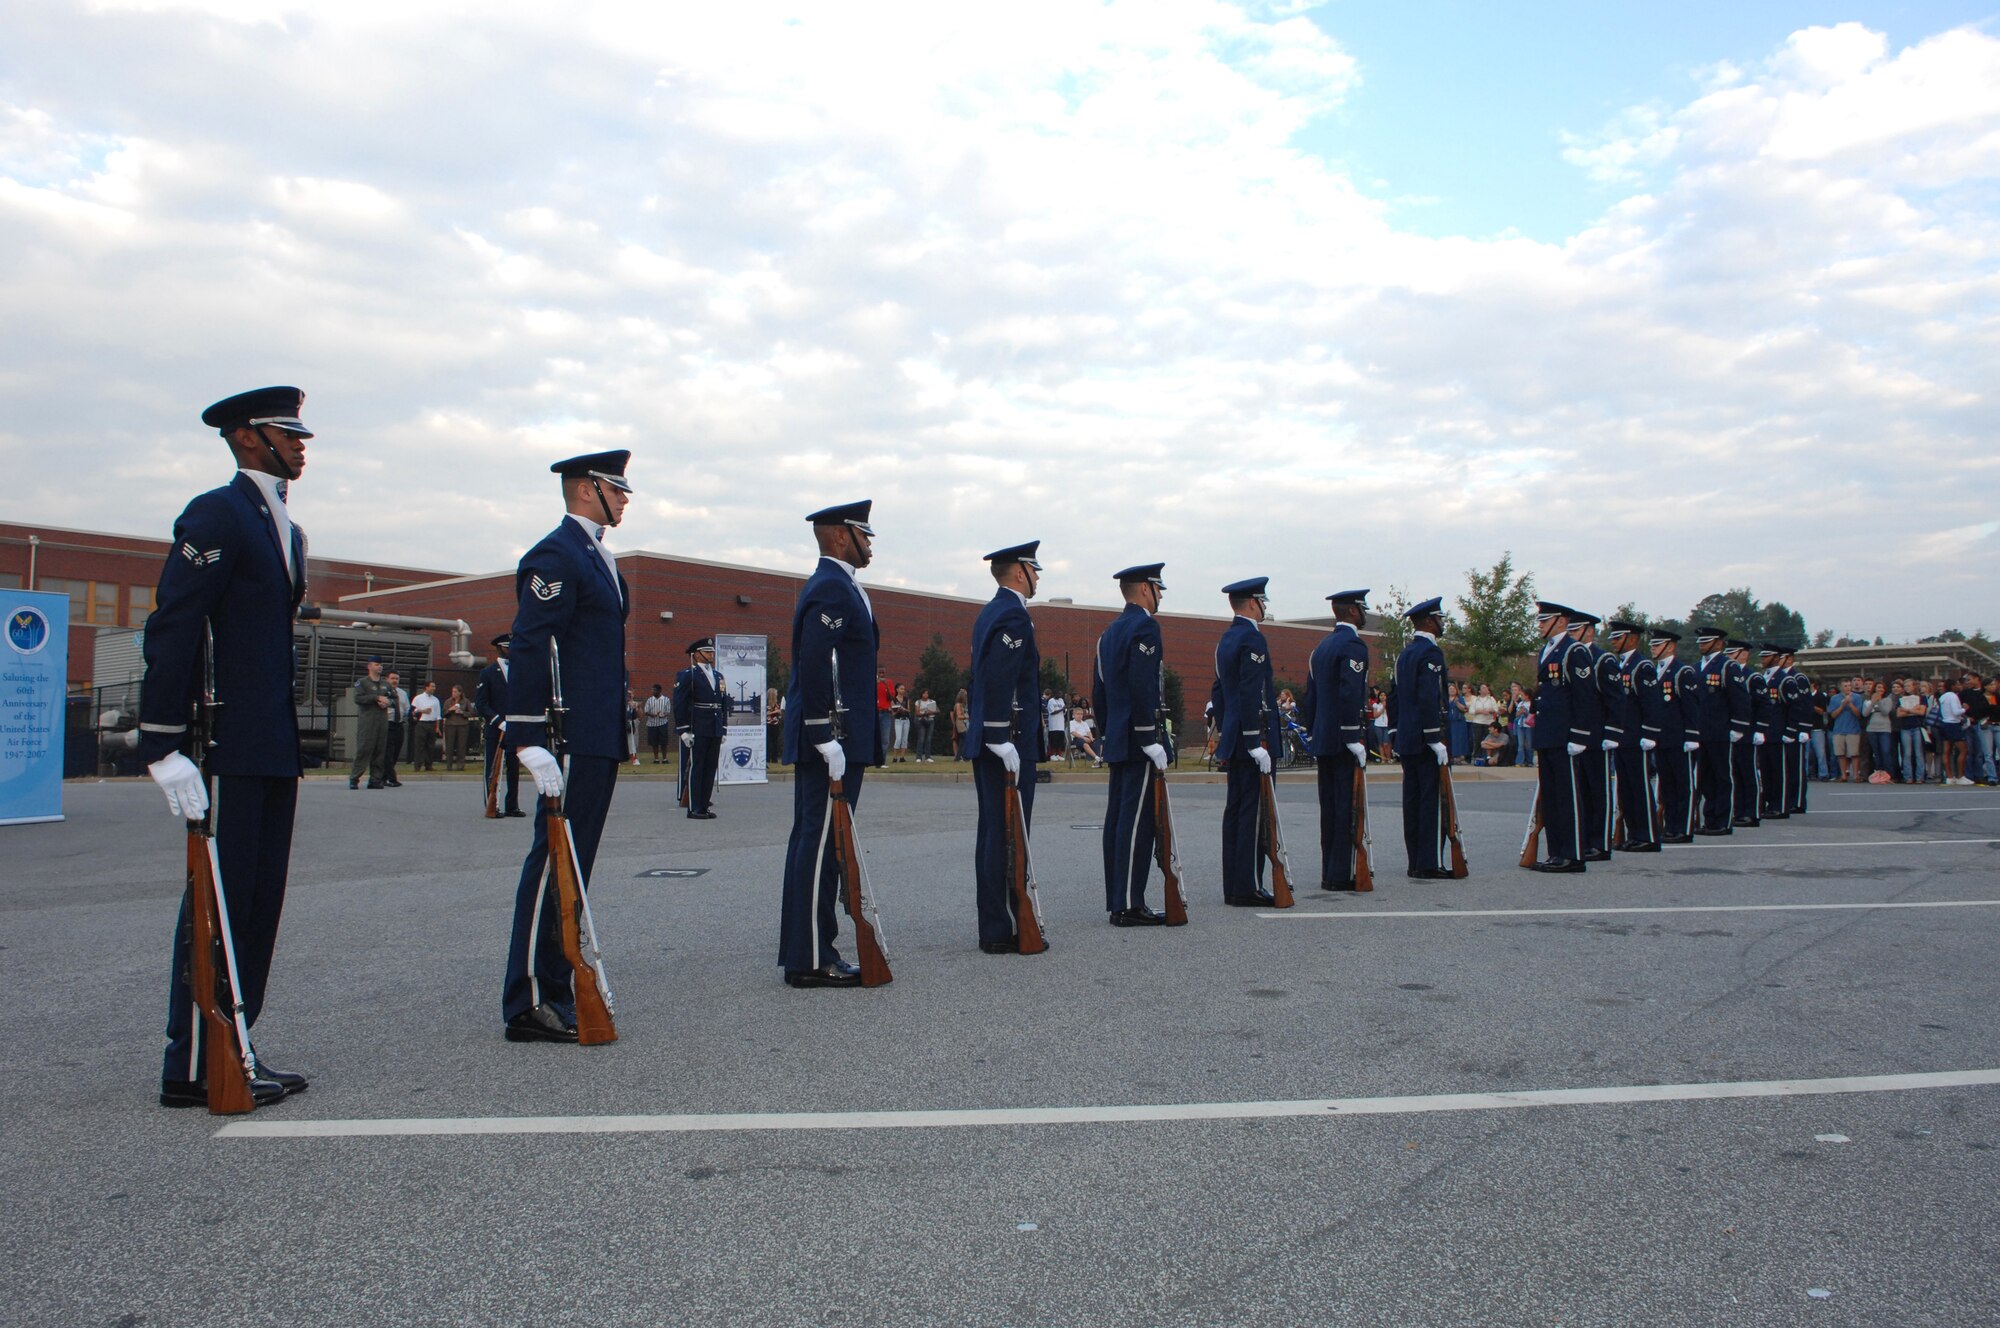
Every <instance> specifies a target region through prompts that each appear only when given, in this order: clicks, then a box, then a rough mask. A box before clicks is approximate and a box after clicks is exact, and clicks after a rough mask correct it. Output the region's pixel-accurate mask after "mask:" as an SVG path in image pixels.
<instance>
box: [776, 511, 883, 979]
mask: <svg viewBox="0 0 2000 1328" xmlns="http://www.w3.org/2000/svg"><path fill="white" fill-rule="evenodd" d="M872 505H873V504H872V500H868V499H863V500H862V501H861V502H858V503H845V504H842V505H840V506H838V507H828V508H823V509H821V510H820V511H817V512H814V513H813V514H812V515H811V516H809V517H807V518H806V520H807V521H810V522H811V523H812V528H813V538H814V540H815V541H816V542H817V543H818V545H819V554H820V558H819V565H818V566H817V567H815V568H814V569H813V573H812V575H811V576H809V577H807V578H806V583H805V585H804V586H802V587H800V589H799V599H798V603H797V605H796V606H794V608H793V610H792V676H791V681H790V682H789V683H788V684H787V685H786V688H785V761H786V763H787V764H789V765H791V766H792V767H793V776H792V835H791V841H790V843H789V844H788V845H787V847H786V850H785V892H784V905H783V916H782V920H781V925H780V929H779V939H778V963H779V965H780V966H781V967H782V968H783V969H784V971H785V981H786V982H787V983H789V984H790V985H791V986H794V987H858V986H860V985H861V970H860V969H859V968H857V967H855V966H854V965H853V964H850V963H848V962H847V961H846V960H844V959H842V958H841V957H840V953H839V952H838V951H837V950H835V949H834V945H833V942H834V938H835V937H837V936H838V935H839V934H840V931H839V926H838V924H837V923H836V922H835V920H834V912H833V910H834V901H835V895H836V893H837V891H836V888H835V880H834V860H833V854H832V853H831V852H830V851H829V849H828V846H827V834H826V828H827V810H828V799H829V798H830V796H831V781H833V780H836V779H838V780H840V781H841V792H842V794H843V795H844V796H845V798H846V800H847V804H848V806H850V807H853V806H856V805H858V804H859V803H860V801H861V775H862V771H863V769H864V768H865V767H867V766H871V765H880V764H882V757H883V752H882V749H881V746H880V740H879V738H878V737H877V734H878V731H879V730H878V728H877V725H876V723H875V652H876V650H877V648H878V646H879V645H880V643H881V639H882V633H881V630H880V629H879V628H877V627H876V625H875V613H874V609H873V607H872V606H871V605H870V604H869V602H868V592H867V591H865V590H863V589H862V588H861V583H860V582H859V581H858V580H857V579H856V577H857V574H858V573H859V572H860V571H861V569H862V568H864V567H866V566H867V565H868V564H869V562H870V561H871V560H872V559H873V557H874V540H875V531H874V529H873V528H872V527H871V526H870V525H869V524H868V514H869V512H870V510H871V508H872ZM836 708H838V709H840V710H841V711H842V712H844V713H842V714H841V715H839V716H838V717H837V718H838V721H839V725H838V726H839V728H840V730H841V736H840V737H839V738H838V739H837V740H836V738H835V736H834V729H835V727H836V716H835V713H834V712H835V709H836Z"/></svg>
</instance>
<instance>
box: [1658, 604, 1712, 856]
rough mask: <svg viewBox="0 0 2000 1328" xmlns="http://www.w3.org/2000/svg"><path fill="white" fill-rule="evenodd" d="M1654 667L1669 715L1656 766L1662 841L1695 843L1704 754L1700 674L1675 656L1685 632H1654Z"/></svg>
mask: <svg viewBox="0 0 2000 1328" xmlns="http://www.w3.org/2000/svg"><path fill="white" fill-rule="evenodd" d="M1648 635H1649V643H1650V645H1651V647H1652V652H1653V667H1654V668H1655V669H1657V670H1658V672H1659V677H1660V695H1661V699H1662V700H1664V701H1665V702H1666V711H1665V713H1664V714H1663V715H1662V716H1661V721H1660V746H1659V750H1658V751H1656V752H1654V753H1653V757H1654V760H1653V764H1654V766H1655V767H1656V768H1657V770H1658V772H1659V777H1660V842H1661V843H1662V844H1690V843H1693V842H1694V775H1695V759H1696V753H1697V752H1699V751H1700V750H1701V725H1700V706H1701V674H1700V672H1699V671H1698V670H1696V668H1695V667H1694V665H1692V664H1689V663H1688V662H1686V661H1685V660H1682V659H1678V658H1676V657H1675V655H1674V647H1675V646H1677V645H1679V644H1680V639H1681V638H1680V633H1678V632H1671V631H1668V630H1667V629H1666V628H1664V627H1655V628H1653V629H1651V631H1650V633H1649V634H1648Z"/></svg>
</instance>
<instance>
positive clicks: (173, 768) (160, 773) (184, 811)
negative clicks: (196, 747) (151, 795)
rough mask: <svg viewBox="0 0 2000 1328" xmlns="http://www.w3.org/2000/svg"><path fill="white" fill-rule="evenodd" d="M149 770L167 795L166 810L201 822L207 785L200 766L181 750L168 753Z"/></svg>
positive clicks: (206, 805)
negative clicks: (182, 753) (181, 752)
mask: <svg viewBox="0 0 2000 1328" xmlns="http://www.w3.org/2000/svg"><path fill="white" fill-rule="evenodd" d="M146 773H147V774H149V775H151V776H152V777H153V782H154V783H155V784H158V785H159V786H160V792H162V793H164V794H166V795H167V810H168V811H170V812H172V813H173V814H174V815H176V816H178V817H180V818H181V819H182V820H184V821H198V820H200V819H201V817H202V813H204V812H206V811H207V810H208V786H207V785H206V784H205V783H204V782H203V780H202V777H201V767H200V766H198V765H196V764H195V763H194V762H193V761H190V760H188V759H187V757H185V756H183V755H181V754H180V753H179V752H168V753H167V754H166V755H165V756H162V757H161V758H160V759H159V760H157V761H155V762H153V763H152V764H151V765H149V766H147V767H146Z"/></svg>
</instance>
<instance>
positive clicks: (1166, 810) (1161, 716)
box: [1146, 665, 1188, 927]
mask: <svg viewBox="0 0 2000 1328" xmlns="http://www.w3.org/2000/svg"><path fill="white" fill-rule="evenodd" d="M1161 668H1162V670H1164V669H1165V665H1162V666H1161ZM1153 722H1154V723H1155V724H1157V725H1158V726H1159V730H1160V733H1161V735H1162V736H1164V735H1165V733H1166V730H1167V710H1166V707H1165V706H1164V705H1162V706H1161V707H1160V709H1159V710H1158V711H1157V712H1156V713H1155V716H1154V720H1153ZM1146 774H1147V776H1148V778H1150V779H1151V780H1152V781H1153V857H1154V859H1155V860H1157V861H1158V862H1159V864H1160V875H1161V877H1162V878H1164V888H1163V889H1162V891H1161V895H1162V902H1163V903H1165V905H1166V910H1165V911H1166V915H1167V925H1168V926H1169V927H1185V926H1186V925H1187V920H1188V913H1187V883H1186V881H1185V880H1184V879H1183V878H1182V874H1181V848H1180V840H1179V837H1178V836H1177V835H1176V834H1175V832H1174V807H1173V804H1172V803H1171V802H1169V801H1168V800H1167V776H1166V772H1165V771H1162V770H1155V769H1154V768H1153V762H1152V758H1151V757H1148V758H1147V759H1146Z"/></svg>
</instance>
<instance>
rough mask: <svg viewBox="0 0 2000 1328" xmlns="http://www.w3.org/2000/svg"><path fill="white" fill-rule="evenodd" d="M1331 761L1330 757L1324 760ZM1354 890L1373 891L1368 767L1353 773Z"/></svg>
mask: <svg viewBox="0 0 2000 1328" xmlns="http://www.w3.org/2000/svg"><path fill="white" fill-rule="evenodd" d="M1324 759H1326V760H1329V761H1330V760H1332V759H1333V758H1332V757H1331V756H1328V757H1326V758H1324ZM1353 836H1354V888H1355V890H1356V891H1357V892H1358V893H1360V894H1368V893H1371V892H1372V891H1373V890H1374V889H1375V866H1374V863H1373V862H1371V861H1370V860H1369V854H1368V767H1367V765H1366V764H1365V763H1364V764H1363V765H1361V766H1359V767H1357V768H1356V769H1355V771H1354V830H1353Z"/></svg>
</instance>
